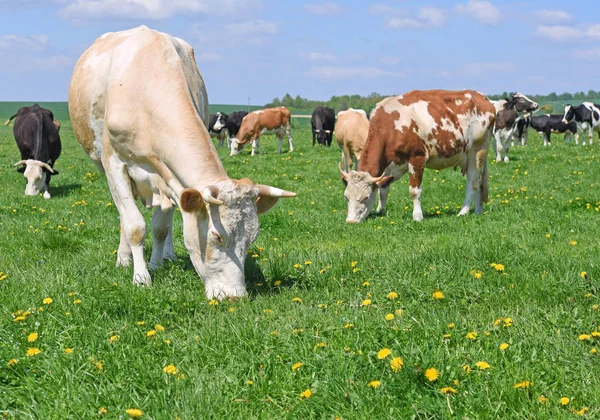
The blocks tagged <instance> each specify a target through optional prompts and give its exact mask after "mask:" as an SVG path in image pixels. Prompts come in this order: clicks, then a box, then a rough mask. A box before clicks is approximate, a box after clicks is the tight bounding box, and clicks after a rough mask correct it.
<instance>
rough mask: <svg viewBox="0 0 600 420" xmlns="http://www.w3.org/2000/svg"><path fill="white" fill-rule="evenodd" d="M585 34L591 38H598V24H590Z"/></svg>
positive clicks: (599, 35)
mask: <svg viewBox="0 0 600 420" xmlns="http://www.w3.org/2000/svg"><path fill="white" fill-rule="evenodd" d="M586 35H587V36H589V37H592V38H600V24H596V25H592V26H590V27H589V28H588V30H587V32H586Z"/></svg>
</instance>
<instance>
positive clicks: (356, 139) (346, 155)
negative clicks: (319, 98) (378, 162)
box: [335, 108, 369, 172]
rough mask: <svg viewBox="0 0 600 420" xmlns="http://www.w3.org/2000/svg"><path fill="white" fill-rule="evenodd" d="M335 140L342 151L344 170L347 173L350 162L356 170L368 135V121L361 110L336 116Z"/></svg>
mask: <svg viewBox="0 0 600 420" xmlns="http://www.w3.org/2000/svg"><path fill="white" fill-rule="evenodd" d="M337 119H338V120H337V124H336V126H335V139H336V140H337V142H338V144H339V146H340V149H342V161H343V162H344V170H345V171H346V172H348V164H349V162H350V160H351V159H352V161H353V162H354V165H353V168H352V169H354V170H357V169H358V160H359V159H360V154H361V152H362V150H363V147H364V145H365V141H367V134H369V119H368V118H367V113H366V112H365V111H364V110H362V109H353V108H350V109H348V110H346V111H340V112H338V114H337Z"/></svg>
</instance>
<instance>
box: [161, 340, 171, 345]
mask: <svg viewBox="0 0 600 420" xmlns="http://www.w3.org/2000/svg"><path fill="white" fill-rule="evenodd" d="M163 343H165V344H166V345H167V346H168V345H170V344H171V340H163Z"/></svg>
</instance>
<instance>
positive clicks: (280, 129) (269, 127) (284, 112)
mask: <svg viewBox="0 0 600 420" xmlns="http://www.w3.org/2000/svg"><path fill="white" fill-rule="evenodd" d="M263 134H275V135H276V136H277V138H278V139H279V151H278V153H281V147H282V144H283V136H284V135H287V137H288V141H289V144H290V152H293V151H294V145H293V144H292V134H291V127H290V111H289V110H288V109H287V108H286V107H283V106H280V107H279V108H267V109H261V110H258V111H252V112H251V113H249V114H248V115H246V116H245V117H244V119H243V121H242V125H241V126H240V131H238V135H237V136H236V137H234V138H233V139H232V140H231V156H234V155H237V154H239V153H240V152H241V151H242V149H243V148H244V146H245V145H246V144H248V143H249V142H250V141H252V154H251V156H254V151H255V149H256V148H258V153H260V154H262V149H261V147H260V142H259V140H260V136H261V135H263Z"/></svg>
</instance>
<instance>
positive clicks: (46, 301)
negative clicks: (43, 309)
mask: <svg viewBox="0 0 600 420" xmlns="http://www.w3.org/2000/svg"><path fill="white" fill-rule="evenodd" d="M52 302H53V300H52V298H51V297H47V298H44V300H42V303H43V304H44V305H50V304H51V303H52Z"/></svg>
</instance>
